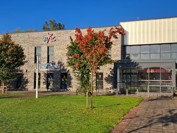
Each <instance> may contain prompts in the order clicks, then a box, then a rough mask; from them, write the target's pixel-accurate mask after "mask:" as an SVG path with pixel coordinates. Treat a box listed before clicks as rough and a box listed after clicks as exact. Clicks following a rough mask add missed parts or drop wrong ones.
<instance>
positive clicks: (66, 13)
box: [0, 0, 177, 34]
mask: <svg viewBox="0 0 177 133" xmlns="http://www.w3.org/2000/svg"><path fill="white" fill-rule="evenodd" d="M0 5H1V8H0V34H3V33H7V32H8V33H11V32H13V31H15V30H16V29H20V30H21V31H24V30H28V29H36V30H37V31H42V26H43V24H44V23H45V21H48V20H50V19H54V20H55V21H56V22H61V23H63V24H64V25H65V27H66V29H75V28H76V27H78V28H87V27H106V26H114V25H119V23H120V22H123V21H131V20H142V19H153V18H166V17H175V16H177V0H0Z"/></svg>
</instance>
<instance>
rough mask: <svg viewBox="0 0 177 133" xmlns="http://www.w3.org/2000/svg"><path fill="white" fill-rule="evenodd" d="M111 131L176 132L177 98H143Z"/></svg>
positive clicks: (133, 132) (122, 132) (131, 132)
mask: <svg viewBox="0 0 177 133" xmlns="http://www.w3.org/2000/svg"><path fill="white" fill-rule="evenodd" d="M112 133H177V98H171V97H158V98H149V99H145V100H144V101H143V102H142V103H141V104H140V105H139V106H138V107H135V108H134V109H132V110H131V111H130V112H129V113H128V114H127V115H126V116H125V117H124V118H123V120H122V122H121V123H120V124H118V125H117V126H116V127H115V129H113V130H112Z"/></svg>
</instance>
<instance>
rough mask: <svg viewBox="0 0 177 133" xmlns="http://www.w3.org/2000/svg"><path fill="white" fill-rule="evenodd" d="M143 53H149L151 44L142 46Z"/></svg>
mask: <svg viewBox="0 0 177 133" xmlns="http://www.w3.org/2000/svg"><path fill="white" fill-rule="evenodd" d="M141 53H149V45H146V46H141Z"/></svg>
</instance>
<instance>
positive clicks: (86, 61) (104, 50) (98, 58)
mask: <svg viewBox="0 0 177 133" xmlns="http://www.w3.org/2000/svg"><path fill="white" fill-rule="evenodd" d="M117 34H122V35H124V32H123V28H122V27H121V26H119V27H116V26H115V27H112V28H110V30H109V35H108V36H106V35H105V33H104V31H99V32H95V31H94V30H92V28H88V29H87V34H86V35H83V34H82V32H81V30H80V29H79V28H76V30H75V37H76V38H75V40H74V41H73V39H72V38H71V45H70V46H68V53H67V56H68V65H69V66H71V67H72V68H73V69H74V72H79V73H80V75H79V76H81V77H82V76H83V75H81V74H82V73H83V71H87V72H88V73H89V87H88V89H86V91H87V93H86V99H87V97H88V93H90V95H91V98H90V107H91V108H92V107H93V100H92V99H93V76H94V74H95V73H96V71H97V69H99V68H100V66H102V65H105V64H107V63H111V62H112V60H111V58H110V57H109V50H110V49H111V46H112V45H113V43H112V41H111V39H112V38H116V39H117V38H118V37H117ZM86 101H88V99H87V100H86ZM87 105H88V103H86V106H87Z"/></svg>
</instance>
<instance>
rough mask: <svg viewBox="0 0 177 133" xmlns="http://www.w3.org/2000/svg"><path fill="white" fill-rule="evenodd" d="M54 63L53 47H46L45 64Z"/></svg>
mask: <svg viewBox="0 0 177 133" xmlns="http://www.w3.org/2000/svg"><path fill="white" fill-rule="evenodd" d="M52 61H54V47H53V46H50V47H47V63H50V62H52Z"/></svg>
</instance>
